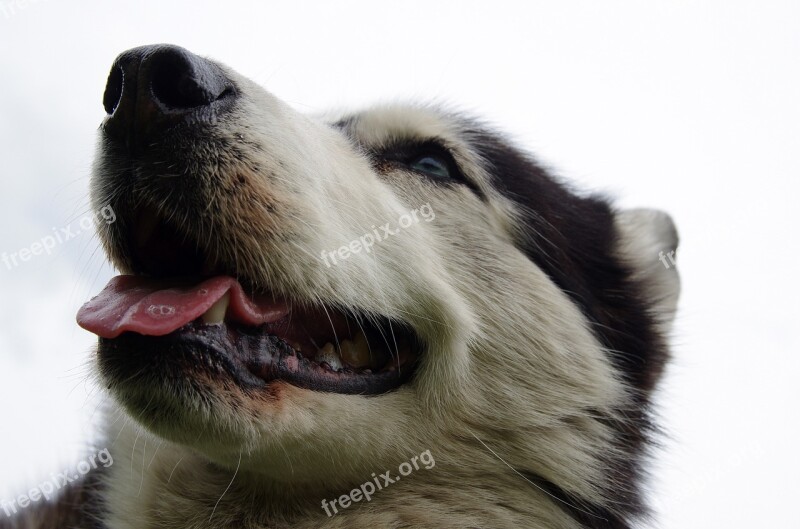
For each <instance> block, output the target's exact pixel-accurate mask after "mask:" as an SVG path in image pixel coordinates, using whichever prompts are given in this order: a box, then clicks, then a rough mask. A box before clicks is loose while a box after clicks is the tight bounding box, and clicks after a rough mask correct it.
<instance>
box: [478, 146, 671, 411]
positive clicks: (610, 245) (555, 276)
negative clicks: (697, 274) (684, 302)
mask: <svg viewBox="0 0 800 529" xmlns="http://www.w3.org/2000/svg"><path fill="white" fill-rule="evenodd" d="M472 135H473V137H474V138H475V140H474V145H475V148H476V149H477V150H478V151H479V152H480V154H481V156H482V158H483V159H484V160H485V163H486V165H487V169H488V172H489V173H490V174H491V175H493V178H494V185H495V187H497V188H498V189H499V190H500V192H501V193H502V194H503V195H504V196H505V197H507V198H508V199H510V200H511V201H512V202H514V203H515V205H516V206H517V208H518V210H519V212H520V221H519V224H518V226H517V231H518V234H517V245H518V247H519V248H520V249H521V250H523V251H524V252H525V254H526V255H527V256H528V257H529V258H530V259H531V261H533V262H534V263H536V265H537V266H539V267H540V268H541V269H542V270H543V271H544V272H545V273H547V274H548V276H549V277H550V278H551V279H552V280H553V282H554V283H555V284H556V285H557V286H558V287H560V288H561V289H562V290H563V291H564V292H565V293H566V294H567V295H568V296H569V297H570V298H571V299H572V300H573V301H574V302H575V304H576V305H577V306H578V307H579V308H580V309H581V311H582V312H583V313H584V314H585V315H586V317H587V318H588V319H589V321H590V322H591V323H592V324H593V325H592V327H593V330H594V332H595V335H596V336H597V337H598V339H599V341H600V342H601V343H602V344H603V345H604V346H605V347H606V349H607V350H608V351H609V355H611V360H612V362H613V363H614V365H616V366H617V367H618V369H619V370H620V371H621V373H622V375H623V377H624V378H625V379H626V380H627V381H628V382H629V383H630V384H631V385H632V386H633V387H635V388H637V389H639V390H640V391H639V395H640V396H641V397H642V398H644V399H645V400H646V399H647V394H648V393H649V392H650V390H651V389H652V388H653V386H654V385H655V383H656V382H657V381H658V378H659V377H660V374H661V372H662V370H663V366H664V363H665V361H666V359H667V347H666V340H665V332H666V331H667V328H668V322H669V321H671V319H672V314H673V313H674V309H675V303H676V300H677V292H678V282H677V274H676V273H675V271H674V270H666V269H664V267H663V266H662V265H661V264H660V262H659V260H658V257H659V254H658V252H659V251H660V250H664V251H665V252H668V251H671V250H674V249H675V246H676V245H677V236H676V235H675V229H674V226H673V225H672V223H671V221H670V220H669V217H668V216H666V215H665V214H657V213H645V212H642V211H638V210H637V211H632V212H624V213H621V214H619V215H617V214H615V212H614V211H613V210H612V207H611V205H610V204H609V202H608V201H607V200H606V199H604V198H603V197H598V196H588V197H587V196H580V195H578V194H577V193H575V192H573V191H572V190H570V189H569V188H568V187H567V186H565V185H564V184H562V183H560V182H559V181H557V180H556V179H555V178H553V177H552V176H550V175H549V174H547V172H546V171H545V170H544V169H542V168H541V167H540V166H539V165H538V164H537V163H536V162H535V161H534V160H532V159H531V158H530V157H528V156H527V155H525V154H523V153H522V152H521V151H520V150H518V149H516V148H514V147H512V146H510V145H508V144H507V143H505V142H504V141H502V140H500V139H499V138H498V137H496V136H494V135H492V134H489V133H485V132H473V133H472ZM653 263H655V264H657V265H659V266H661V269H660V270H659V269H657V267H656V266H655V264H653ZM659 272H667V273H668V274H667V276H665V277H662V276H659V275H658V273H659Z"/></svg>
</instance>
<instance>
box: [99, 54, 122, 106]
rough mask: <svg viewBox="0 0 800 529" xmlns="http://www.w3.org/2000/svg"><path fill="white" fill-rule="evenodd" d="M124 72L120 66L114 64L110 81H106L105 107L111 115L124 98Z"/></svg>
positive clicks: (109, 77) (109, 76)
mask: <svg viewBox="0 0 800 529" xmlns="http://www.w3.org/2000/svg"><path fill="white" fill-rule="evenodd" d="M124 81H125V79H124V74H123V72H122V69H121V68H120V67H119V66H116V65H115V66H113V67H112V68H111V72H110V73H109V74H108V82H106V90H105V92H104V93H103V107H104V108H105V109H106V113H107V114H108V115H111V114H113V113H114V111H115V110H116V109H117V107H118V106H119V102H120V100H121V99H122V85H123V83H124Z"/></svg>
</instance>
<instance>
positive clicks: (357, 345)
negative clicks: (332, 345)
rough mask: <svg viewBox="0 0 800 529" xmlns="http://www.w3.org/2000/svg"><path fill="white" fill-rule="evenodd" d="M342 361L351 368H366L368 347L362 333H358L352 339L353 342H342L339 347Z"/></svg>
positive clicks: (368, 359)
mask: <svg viewBox="0 0 800 529" xmlns="http://www.w3.org/2000/svg"><path fill="white" fill-rule="evenodd" d="M339 350H340V351H341V355H342V360H344V361H345V362H347V363H348V364H350V365H351V366H353V367H358V368H361V367H366V366H368V365H369V364H370V354H369V345H367V338H366V336H364V333H363V332H361V331H359V333H358V334H357V335H356V337H355V338H354V341H352V342H351V341H350V340H343V341H342V343H341V344H340V345H339Z"/></svg>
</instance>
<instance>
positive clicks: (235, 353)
mask: <svg viewBox="0 0 800 529" xmlns="http://www.w3.org/2000/svg"><path fill="white" fill-rule="evenodd" d="M156 224H158V223H156ZM134 231H136V230H134ZM173 235H174V233H171V231H170V229H169V228H168V227H167V226H162V225H156V226H155V227H153V226H146V227H145V228H144V229H141V228H140V229H139V230H138V231H137V233H135V234H134V236H133V237H132V238H131V239H130V242H131V245H132V250H131V252H130V253H131V254H132V255H133V256H134V263H135V267H134V269H141V270H142V272H143V273H141V274H137V275H120V276H117V277H114V278H112V279H111V281H110V282H109V283H108V285H107V286H106V287H105V288H104V289H103V290H102V291H101V292H100V293H99V294H98V295H97V296H95V297H94V298H92V299H91V300H90V301H89V302H87V303H86V304H85V305H84V306H83V307H82V308H81V309H80V311H79V312H78V324H79V325H80V326H81V327H83V328H84V329H86V330H88V331H90V332H93V333H94V334H97V335H98V336H99V340H100V347H99V354H100V356H101V361H102V362H104V363H105V364H108V363H109V362H110V361H111V360H110V359H112V358H113V359H114V360H113V362H118V363H121V364H125V365H134V366H138V367H136V369H139V368H141V367H142V366H144V365H147V364H148V361H149V364H150V365H155V364H162V363H163V362H169V361H170V360H171V359H174V361H175V362H177V363H180V364H181V365H182V366H183V367H182V368H181V369H183V371H184V374H188V373H186V371H187V370H205V371H206V374H207V373H208V372H209V371H211V372H213V374H214V375H215V376H219V375H220V374H222V373H223V372H224V373H225V374H226V375H227V376H228V377H231V378H233V379H234V381H235V382H236V383H238V384H239V385H240V386H242V387H245V388H256V387H261V386H265V385H269V384H270V383H272V382H276V381H284V382H287V383H290V384H292V385H295V386H298V387H301V388H305V389H310V390H314V391H322V392H331V393H342V394H362V395H375V394H382V393H386V392H388V391H391V390H393V389H396V388H398V387H399V386H401V385H403V384H404V383H406V382H407V381H408V380H409V379H410V377H411V375H412V373H413V371H414V368H415V367H416V363H417V358H418V356H419V351H420V349H421V344H420V340H419V339H418V338H417V337H416V335H415V333H414V332H413V331H412V330H411V329H410V327H409V326H408V325H406V324H404V323H402V322H397V321H393V320H391V319H389V318H386V317H383V316H381V315H376V314H370V313H364V312H359V311H358V310H356V309H353V308H351V307H336V306H332V305H321V304H310V303H300V302H292V301H290V300H288V299H284V298H281V297H278V296H275V295H273V294H271V293H269V292H259V291H254V290H253V289H252V288H250V287H248V286H247V285H248V282H247V281H246V280H244V281H240V279H238V278H236V277H234V276H233V275H228V274H225V273H212V274H202V273H201V274H198V271H199V270H202V269H204V268H208V266H207V265H205V264H203V263H202V259H201V258H200V257H199V253H198V251H197V249H196V248H197V245H194V244H187V243H186V242H185V238H178V237H174V236H173ZM215 268H216V267H215ZM181 269H185V270H187V272H188V273H187V274H177V273H176V272H178V271H179V270H181ZM137 271H138V270H137ZM104 356H105V357H106V358H103V357H104ZM187 359H189V360H190V363H188V364H187V362H186V360H187ZM112 371H114V372H118V374H119V376H120V377H126V373H125V372H120V371H119V369H116V368H115V369H112ZM123 371H124V370H123ZM127 375H130V374H129V373H128V374H127Z"/></svg>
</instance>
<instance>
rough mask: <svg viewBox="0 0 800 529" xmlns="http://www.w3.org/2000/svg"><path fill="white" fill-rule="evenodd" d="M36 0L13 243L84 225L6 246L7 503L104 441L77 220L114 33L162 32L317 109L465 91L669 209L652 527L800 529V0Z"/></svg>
mask: <svg viewBox="0 0 800 529" xmlns="http://www.w3.org/2000/svg"><path fill="white" fill-rule="evenodd" d="M21 4H22V7H19V6H18V3H17V2H16V0H0V76H2V82H0V154H2V156H0V174H1V175H2V184H3V188H2V189H3V192H2V193H0V255H2V252H6V253H7V254H12V253H15V252H16V253H17V254H18V253H19V252H20V251H21V250H22V249H26V248H28V249H30V248H32V247H33V246H32V245H33V244H35V243H37V242H42V240H43V239H45V238H46V237H48V236H54V235H56V234H62V233H64V231H63V230H64V229H67V230H68V231H70V232H71V233H75V232H77V231H81V233H77V234H76V235H74V236H73V237H71V238H70V239H69V240H64V241H63V243H60V244H57V245H56V246H55V247H54V248H52V249H50V253H49V254H44V255H36V256H32V257H30V258H29V260H27V261H25V262H22V261H20V262H18V264H17V265H16V266H14V265H13V263H12V265H11V266H8V265H7V264H5V263H4V262H3V261H0V293H2V304H0V318H2V322H3V323H2V325H0V403H2V408H1V409H2V417H0V500H2V499H5V498H10V497H11V495H12V491H19V489H20V487H22V486H24V485H25V484H26V483H28V482H31V481H35V480H36V479H37V478H39V480H40V481H41V479H43V478H46V477H47V476H48V475H49V474H50V473H56V472H60V471H62V470H65V469H67V468H69V467H70V465H71V464H72V462H74V461H75V460H76V458H77V457H78V456H79V454H81V453H82V452H83V451H85V450H86V447H87V441H89V440H91V431H92V427H91V422H92V420H93V419H96V417H95V416H94V412H95V410H96V406H97V403H98V401H99V399H101V398H102V393H101V392H100V390H99V388H97V387H96V386H95V385H94V384H93V383H91V382H89V381H88V380H89V379H88V375H89V373H90V372H91V367H90V363H91V349H92V346H93V343H94V338H93V337H92V336H91V335H89V334H88V333H86V332H84V331H82V330H81V329H79V328H78V327H77V325H75V323H74V314H75V312H76V311H77V309H78V307H79V306H80V305H81V304H82V302H83V301H84V300H86V299H88V298H89V297H90V296H91V295H92V294H94V293H96V292H97V291H99V290H100V289H101V288H102V286H103V285H104V284H105V283H106V281H108V279H109V278H110V277H111V276H112V275H113V270H111V269H110V268H109V267H108V266H107V265H105V264H104V261H103V258H102V255H101V252H100V250H99V249H98V243H97V239H96V238H95V237H94V235H93V234H92V233H91V232H84V231H82V230H81V228H80V224H81V222H82V219H83V218H84V217H85V216H86V215H87V214H89V211H88V201H87V196H86V195H87V186H88V179H89V174H90V164H91V160H92V157H93V151H94V142H95V135H96V129H97V126H98V124H99V122H100V120H101V119H102V117H103V115H104V111H103V108H102V104H101V99H102V92H103V88H104V84H105V79H106V76H107V74H108V70H109V67H110V65H111V62H112V61H113V59H114V57H115V56H116V55H117V54H118V53H119V52H121V51H123V50H125V49H127V48H130V47H133V46H137V45H141V44H149V43H155V42H171V43H175V44H180V45H182V46H185V47H187V48H189V49H190V50H192V51H194V52H196V53H199V54H202V55H208V56H211V57H213V58H216V59H219V60H221V61H223V62H226V63H228V64H229V65H231V66H232V67H234V68H236V69H237V70H239V71H240V72H241V73H243V74H245V75H247V76H249V77H251V78H252V79H254V80H256V81H257V82H259V83H261V84H262V85H264V86H265V87H266V88H267V89H268V90H270V91H272V92H273V93H275V94H276V95H277V96H279V97H281V98H283V99H284V100H286V101H288V102H289V103H290V104H292V105H293V106H294V107H295V108H297V109H299V110H302V111H308V112H316V111H321V110H324V109H327V108H330V107H359V106H363V105H366V104H369V103H372V102H379V101H386V100H393V99H404V100H408V99H415V100H419V99H421V100H437V101H443V102H448V103H451V104H454V105H456V106H458V107H460V108H463V109H466V110H469V111H471V112H474V113H476V114H478V115H481V116H484V117H486V118H488V119H489V120H490V121H492V122H494V123H496V124H497V125H499V126H500V127H501V128H502V129H504V130H506V131H507V132H508V133H509V134H511V135H512V136H513V137H514V138H516V139H517V140H518V141H519V142H520V143H521V144H522V145H524V146H525V147H526V148H527V149H529V150H531V151H532V152H533V153H535V154H536V155H537V156H538V157H539V158H540V159H541V160H542V161H543V162H545V163H546V164H547V165H549V166H550V167H552V168H554V170H555V171H556V172H557V173H558V174H559V175H561V176H563V177H565V178H568V179H570V180H571V181H573V182H574V183H576V184H577V185H579V186H580V187H582V188H584V189H590V190H601V191H606V192H609V193H611V194H613V195H614V196H616V197H618V201H619V204H621V205H622V206H625V207H632V206H647V207H657V208H661V209H664V210H666V211H668V212H670V214H671V215H672V216H673V218H674V219H675V221H676V223H677V225H678V227H679V230H680V233H681V245H682V246H681V250H680V255H679V269H680V272H681V275H682V278H683V297H682V299H681V307H680V315H679V319H678V323H677V328H676V332H675V344H676V347H675V360H674V362H673V364H672V366H671V369H670V371H669V373H668V377H667V379H666V381H665V383H664V385H663V390H662V392H661V395H660V404H661V412H662V415H663V419H664V424H665V426H666V430H667V432H668V434H669V439H668V440H666V441H665V443H666V450H665V451H663V452H661V453H660V454H659V456H658V464H657V468H656V469H655V476H656V477H655V479H654V482H653V489H654V492H653V496H654V503H655V504H656V506H657V508H658V510H659V519H660V525H659V526H660V527H663V528H667V529H673V528H675V529H678V528H681V529H685V528H695V527H696V528H708V527H726V528H745V527H797V517H796V513H795V512H794V506H795V504H796V502H797V500H798V498H800V494H799V493H800V485H798V481H797V476H798V475H800V456H798V448H797V447H798V446H800V432H798V416H799V415H800V413H798V410H797V408H798V404H799V403H800V398H799V397H800V384H798V379H799V378H800V354H798V352H800V348H799V347H798V345H799V343H798V342H799V340H798V332H797V328H798V324H800V321H798V312H799V311H798V308H797V302H798V297H799V295H800V288H798V279H797V273H796V270H797V268H798V257H800V255H799V254H798V243H797V236H796V234H795V230H796V229H797V228H798V225H800V223H799V222H798V221H799V220H800V215H799V214H798V206H797V201H798V190H800V187H799V186H798V180H800V68H799V67H798V64H800V59H799V58H800V8H799V7H798V6H800V3H797V2H790V1H786V2H776V1H773V2H763V1H762V2H739V1H735V2H732V1H707V2H703V3H702V5H699V4H700V3H699V2H690V1H670V2H666V1H651V2H638V1H633V0H632V1H629V2H608V1H604V2H597V1H584V2H547V3H546V5H545V3H544V2H513V3H512V2H501V1H497V0H493V1H492V2H484V3H477V2H465V1H462V2H430V1H426V2H417V1H405V2H402V3H393V4H392V5H391V7H389V4H388V3H381V2H374V1H371V2H357V1H349V2H335V3H334V2H319V3H311V2H303V3H301V2H233V1H231V2H219V1H217V2H203V1H197V0H194V1H174V2H168V1H163V0H162V1H139V2H122V1H108V0H106V1H99V0H96V1H70V2H65V1H57V0H39V1H34V0H28V2H27V3H22V2H21ZM301 4H302V5H301ZM522 6H525V7H522ZM83 222H84V224H86V222H85V221H83Z"/></svg>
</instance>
